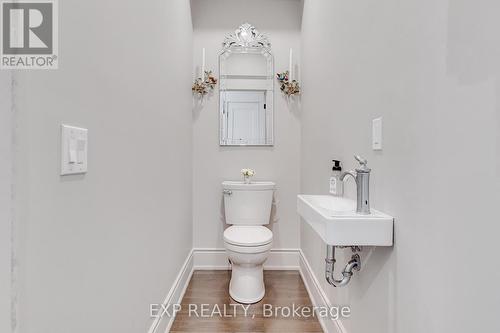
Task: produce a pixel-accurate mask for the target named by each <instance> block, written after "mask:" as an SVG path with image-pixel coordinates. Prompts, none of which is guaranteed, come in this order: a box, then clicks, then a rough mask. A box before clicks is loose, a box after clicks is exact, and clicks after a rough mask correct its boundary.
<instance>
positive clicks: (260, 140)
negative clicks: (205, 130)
mask: <svg viewBox="0 0 500 333" xmlns="http://www.w3.org/2000/svg"><path fill="white" fill-rule="evenodd" d="M222 46H223V48H222V51H221V53H220V54H219V83H220V86H219V88H220V98H219V101H220V104H219V112H220V113H219V117H220V133H219V135H220V136H219V137H220V145H221V146H272V145H273V144H274V133H273V127H274V124H273V122H274V121H273V120H274V112H273V109H274V58H273V55H272V53H271V43H270V42H269V39H268V38H267V36H265V35H264V34H261V33H260V32H259V31H258V30H257V29H256V28H255V27H254V26H253V25H251V24H249V23H244V24H242V25H241V26H240V27H239V28H238V29H236V30H235V31H234V33H231V34H229V35H227V36H226V37H225V39H224V42H223V43H222ZM240 55H241V56H240ZM233 56H235V58H233V59H229V58H230V57H233ZM260 57H262V58H260ZM232 61H234V62H235V63H231V62H232ZM233 101H234V103H233V104H231V103H232V102H233ZM238 103H239V105H244V104H245V103H246V104H247V105H250V104H255V105H256V107H255V108H254V109H252V110H250V109H249V111H248V112H252V114H251V115H249V116H248V117H247V116H241V117H238V116H236V114H237V113H236V111H235V112H234V113H232V111H231V105H238ZM258 103H261V104H260V105H261V106H260V107H259V106H257V105H258ZM238 112H240V113H239V114H240V115H242V114H243V113H244V111H242V110H238ZM245 117H247V118H248V119H251V120H247V123H243V121H244V120H242V119H245ZM238 121H239V123H238V124H235V122H238ZM245 126H248V127H247V128H244V127H245ZM238 132H240V133H238Z"/></svg>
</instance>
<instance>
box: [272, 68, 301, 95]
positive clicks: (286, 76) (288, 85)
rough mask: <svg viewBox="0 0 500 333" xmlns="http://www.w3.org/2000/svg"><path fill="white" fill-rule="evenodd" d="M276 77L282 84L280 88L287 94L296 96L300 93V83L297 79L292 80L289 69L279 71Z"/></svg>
mask: <svg viewBox="0 0 500 333" xmlns="http://www.w3.org/2000/svg"><path fill="white" fill-rule="evenodd" d="M276 78H277V79H278V82H279V84H280V90H281V91H282V92H283V93H284V94H285V95H286V96H294V95H299V94H300V85H299V82H298V81H297V80H291V81H290V73H289V71H285V72H283V73H277V74H276Z"/></svg>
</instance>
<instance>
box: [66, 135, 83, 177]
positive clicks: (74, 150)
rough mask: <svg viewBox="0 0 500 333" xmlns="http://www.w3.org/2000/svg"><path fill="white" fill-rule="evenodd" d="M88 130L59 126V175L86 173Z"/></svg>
mask: <svg viewBox="0 0 500 333" xmlns="http://www.w3.org/2000/svg"><path fill="white" fill-rule="evenodd" d="M87 143H88V130H87V129H86V128H80V127H74V126H68V125H62V126H61V175H62V176H64V175H73V174H79V173H86V172H87V150H88V147H87V146H88V145H87Z"/></svg>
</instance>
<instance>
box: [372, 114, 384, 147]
mask: <svg viewBox="0 0 500 333" xmlns="http://www.w3.org/2000/svg"><path fill="white" fill-rule="evenodd" d="M372 148H373V150H382V117H380V118H376V119H373V120H372Z"/></svg>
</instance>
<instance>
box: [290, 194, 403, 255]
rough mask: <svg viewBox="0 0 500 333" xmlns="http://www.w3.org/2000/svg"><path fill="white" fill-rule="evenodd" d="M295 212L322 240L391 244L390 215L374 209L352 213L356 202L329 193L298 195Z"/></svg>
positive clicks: (348, 243)
mask: <svg viewBox="0 0 500 333" xmlns="http://www.w3.org/2000/svg"><path fill="white" fill-rule="evenodd" d="M297 211H298V213H299V214H300V216H302V218H303V219H304V220H305V221H306V222H307V223H308V224H309V225H311V226H312V228H313V229H314V230H315V231H316V232H317V233H318V235H319V236H320V237H321V238H322V239H323V241H324V242H325V243H326V244H328V245H334V246H351V245H358V246H392V244H393V224H394V218H393V217H392V216H389V215H387V214H384V213H382V212H379V211H377V210H375V209H371V214H369V215H363V214H358V213H356V201H355V200H351V199H347V198H340V197H334V196H331V195H298V196H297Z"/></svg>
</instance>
